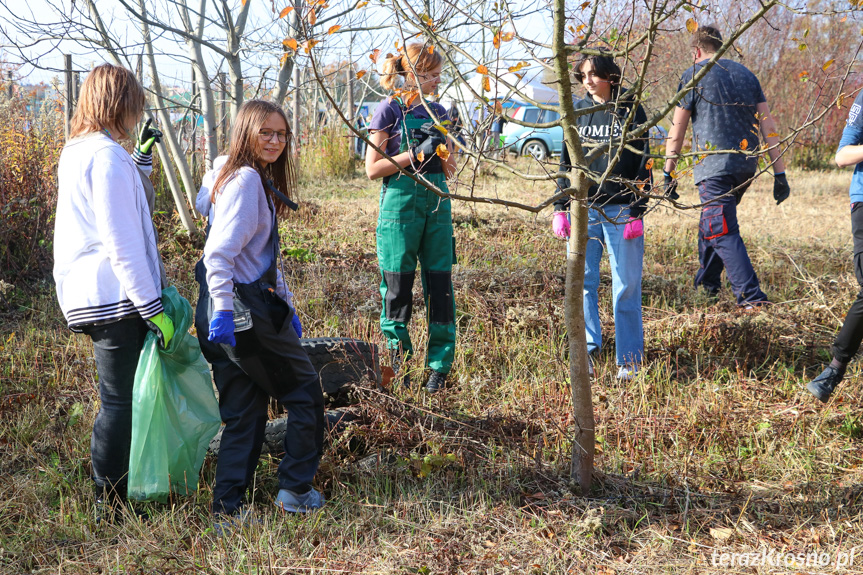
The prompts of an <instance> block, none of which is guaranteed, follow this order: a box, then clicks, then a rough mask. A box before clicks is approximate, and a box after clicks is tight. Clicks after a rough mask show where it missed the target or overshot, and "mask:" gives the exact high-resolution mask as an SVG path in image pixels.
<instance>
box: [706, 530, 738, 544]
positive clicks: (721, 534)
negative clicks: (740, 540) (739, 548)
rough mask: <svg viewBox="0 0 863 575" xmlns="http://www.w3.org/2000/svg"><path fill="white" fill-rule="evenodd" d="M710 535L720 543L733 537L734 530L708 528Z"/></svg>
mask: <svg viewBox="0 0 863 575" xmlns="http://www.w3.org/2000/svg"><path fill="white" fill-rule="evenodd" d="M710 535H711V537H713V538H714V539H719V540H720V541H725V540H726V539H728V538H729V537H731V536H732V535H734V529H730V528H728V527H718V528H715V529H714V528H713V527H711V528H710Z"/></svg>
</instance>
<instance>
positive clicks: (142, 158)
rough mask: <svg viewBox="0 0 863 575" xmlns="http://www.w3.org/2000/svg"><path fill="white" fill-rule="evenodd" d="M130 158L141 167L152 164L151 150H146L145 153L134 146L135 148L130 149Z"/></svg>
mask: <svg viewBox="0 0 863 575" xmlns="http://www.w3.org/2000/svg"><path fill="white" fill-rule="evenodd" d="M132 159H133V160H134V161H135V163H136V164H138V165H139V166H141V167H145V166H152V165H153V152H152V151H150V152H147V153H146V154H145V153H144V152H142V151H141V150H139V149H138V147H137V146H135V149H134V150H133V151H132Z"/></svg>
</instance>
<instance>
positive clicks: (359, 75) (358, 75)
mask: <svg viewBox="0 0 863 575" xmlns="http://www.w3.org/2000/svg"><path fill="white" fill-rule="evenodd" d="M365 75H366V71H365V70H360V71H359V72H357V80H359V79H360V78H362V77H363V76H365Z"/></svg>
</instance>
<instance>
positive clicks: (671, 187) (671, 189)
mask: <svg viewBox="0 0 863 575" xmlns="http://www.w3.org/2000/svg"><path fill="white" fill-rule="evenodd" d="M662 175H663V176H665V197H667V198H668V199H671V200H678V199H680V194H678V193H677V180H675V179H674V178H672V177H671V174H669V173H668V172H666V171H665V170H663V171H662Z"/></svg>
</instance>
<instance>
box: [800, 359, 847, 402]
mask: <svg viewBox="0 0 863 575" xmlns="http://www.w3.org/2000/svg"><path fill="white" fill-rule="evenodd" d="M843 377H845V370H844V369H837V368H835V367H831V366H829V365H828V366H827V368H826V369H825V370H824V371H822V372H821V375H819V376H818V377H816V378H815V379H813V380H812V381H810V382H809V384H808V385H807V386H806V389H808V390H809V393H811V394H812V395H814V396H815V397H817V398H818V400H819V401H821V402H822V403H827V401H828V400H829V399H830V396H831V395H832V394H833V390H834V389H836V386H837V385H839V382H840V381H842V378H843Z"/></svg>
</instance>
